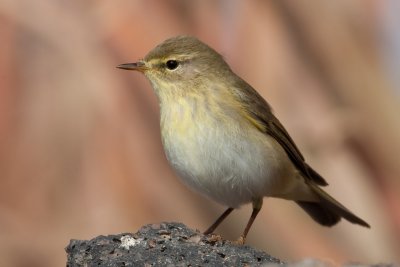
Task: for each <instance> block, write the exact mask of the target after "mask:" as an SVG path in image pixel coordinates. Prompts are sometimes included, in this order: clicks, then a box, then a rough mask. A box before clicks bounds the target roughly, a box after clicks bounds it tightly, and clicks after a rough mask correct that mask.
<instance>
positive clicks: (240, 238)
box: [232, 235, 246, 245]
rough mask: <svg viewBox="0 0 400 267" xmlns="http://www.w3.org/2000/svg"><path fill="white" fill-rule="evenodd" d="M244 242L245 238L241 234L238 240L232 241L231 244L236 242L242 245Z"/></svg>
mask: <svg viewBox="0 0 400 267" xmlns="http://www.w3.org/2000/svg"><path fill="white" fill-rule="evenodd" d="M245 242H246V238H245V237H244V236H242V235H241V236H240V237H239V238H238V240H236V241H233V242H232V243H233V244H236V245H244V243H245Z"/></svg>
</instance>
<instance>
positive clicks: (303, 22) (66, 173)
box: [0, 0, 400, 266]
mask: <svg viewBox="0 0 400 267" xmlns="http://www.w3.org/2000/svg"><path fill="white" fill-rule="evenodd" d="M399 14H400V4H399V2H398V1H396V0H386V1H374V0H353V1H347V0H337V1H330V0H322V1H320V0H302V1H279V0H275V1H261V0H259V1H256V0H254V1H250V0H248V1H238V0H237V1H229V0H226V1H212V0H207V1H203V0H202V1H200V0H197V1H184V0H180V1H179V0H176V1H152V0H151V1H149V0H143V1H134V0H129V1H128V0H113V1H100V0H99V1H61V0H36V1H29V0H0V266H63V265H64V264H65V258H66V257H65V252H64V247H65V246H66V245H67V244H68V242H69V240H70V239H71V238H77V239H88V238H92V237H94V236H96V235H99V234H112V233H120V232H135V231H136V230H137V229H138V228H139V227H140V226H142V225H144V224H148V223H157V222H162V221H179V222H184V223H185V224H187V225H189V226H190V227H192V228H198V229H201V230H204V229H206V227H207V226H209V224H210V223H212V222H213V221H214V220H215V218H216V217H217V216H219V214H220V213H221V212H222V211H223V210H224V209H225V207H221V206H218V205H217V204H215V203H213V202H211V201H209V200H207V199H205V198H203V197H202V196H199V195H197V194H194V193H192V192H190V191H189V190H188V189H187V188H185V187H184V186H183V185H182V184H181V183H180V182H179V180H178V179H177V178H176V177H175V176H174V174H173V172H172V171H171V169H170V168H169V167H168V164H167V162H166V160H165V156H164V154H163V150H162V147H161V143H160V136H159V126H158V116H159V115H158V104H157V101H156V98H155V96H154V94H153V92H152V90H151V87H150V84H149V83H148V82H147V81H146V80H145V78H144V77H143V76H142V75H140V74H138V73H133V72H127V71H122V70H118V69H116V68H115V66H116V65H118V64H120V63H127V62H133V61H135V60H137V59H139V58H141V57H143V56H144V55H145V54H146V53H147V52H148V51H149V50H150V49H151V48H153V47H154V46H155V45H156V44H158V43H160V42H161V41H163V40H164V39H166V38H168V37H171V36H174V35H178V34H191V35H195V36H197V37H199V38H200V39H201V40H203V41H204V42H206V43H208V44H210V45H211V46H212V47H214V48H215V49H216V50H217V51H220V52H221V53H222V54H223V55H224V56H225V58H226V60H227V61H228V63H229V64H231V66H232V68H233V69H234V70H235V71H236V72H237V73H238V74H239V75H240V76H242V77H243V78H244V79H245V80H247V81H248V82H249V83H250V84H251V85H253V86H254V87H255V88H256V89H257V90H258V91H259V92H260V93H261V94H262V95H263V96H264V97H265V98H266V99H267V100H268V101H269V102H270V104H271V105H272V106H273V108H274V110H275V113H276V114H277V116H278V117H279V118H280V120H281V121H282V122H283V124H284V125H286V127H287V129H288V131H289V132H290V133H291V135H292V137H293V138H294V140H295V141H296V143H297V144H298V146H299V147H300V149H301V150H302V151H303V153H304V154H305V156H306V158H307V160H308V162H310V163H311V165H312V166H314V168H315V169H316V170H318V171H319V172H320V173H321V174H322V175H323V176H324V177H325V178H326V179H327V180H328V182H329V183H330V187H329V188H328V191H329V192H330V193H332V194H333V195H334V196H335V197H336V198H337V199H339V200H340V201H341V202H342V203H343V204H345V205H346V206H347V207H349V208H350V209H351V210H353V211H354V212H355V213H356V214H358V215H359V216H361V217H362V218H364V219H365V220H367V221H368V222H369V223H370V224H371V225H372V229H371V230H367V229H364V228H361V227H358V226H354V225H351V224H349V223H348V222H342V223H340V224H339V225H337V226H335V227H334V228H331V229H329V228H324V227H321V226H319V225H317V224H316V223H314V222H313V221H312V220H311V219H310V218H309V217H308V216H307V215H306V214H305V213H304V212H303V211H301V210H300V209H299V208H298V207H297V206H296V205H294V204H293V203H290V202H287V201H283V200H275V199H268V200H266V201H265V202H264V204H265V205H264V208H263V210H262V212H261V213H260V216H259V217H258V218H257V220H256V222H255V224H254V226H253V228H252V230H251V231H250V234H249V238H248V244H249V245H252V246H254V247H257V248H259V249H263V250H265V251H267V252H269V253H271V254H272V255H274V256H276V257H279V258H281V259H283V260H289V261H292V260H299V259H302V258H304V257H316V258H321V259H325V260H328V261H331V262H335V263H341V262H348V261H361V262H364V263H377V262H393V261H397V262H398V261H400V253H399V251H400V204H399V203H400V202H399V200H400V181H399V177H400V161H399V153H400V138H399V137H400V119H399V114H400V105H399V104H400V101H399V94H400V78H399V77H400V76H399V69H400V66H399V62H400V30H399V29H400V27H399V26H400V19H399V16H398V15H399ZM250 213H251V209H250V207H249V206H244V207H243V208H242V209H240V210H239V211H236V212H234V213H233V215H231V217H229V218H228V219H227V220H226V221H225V222H224V223H223V224H222V226H221V227H220V228H219V229H218V232H219V233H222V234H223V236H224V237H225V238H228V239H236V238H237V237H238V236H239V234H240V233H241V231H242V230H243V227H244V226H245V224H246V222H247V219H248V217H249V215H250Z"/></svg>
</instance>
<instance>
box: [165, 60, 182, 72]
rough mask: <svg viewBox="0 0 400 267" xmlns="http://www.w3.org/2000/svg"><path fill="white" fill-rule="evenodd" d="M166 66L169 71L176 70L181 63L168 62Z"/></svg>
mask: <svg viewBox="0 0 400 267" xmlns="http://www.w3.org/2000/svg"><path fill="white" fill-rule="evenodd" d="M165 65H166V66H167V69H169V70H174V69H176V68H177V67H178V65H179V63H178V61H176V60H168V61H167V63H166V64H165Z"/></svg>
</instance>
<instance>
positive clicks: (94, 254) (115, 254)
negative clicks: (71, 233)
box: [66, 223, 282, 267]
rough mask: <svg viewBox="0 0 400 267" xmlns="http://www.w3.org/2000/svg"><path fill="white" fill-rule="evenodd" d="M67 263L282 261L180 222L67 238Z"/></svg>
mask: <svg viewBox="0 0 400 267" xmlns="http://www.w3.org/2000/svg"><path fill="white" fill-rule="evenodd" d="M66 252H67V254H68V255H67V266H68V267H77V266H103V267H106V266H261V265H265V264H271V263H272V264H273V265H274V264H282V262H281V261H280V260H278V259H276V258H273V257H271V256H270V255H268V254H266V253H265V252H263V251H260V250H256V249H254V248H251V247H249V246H247V245H236V244H234V243H232V242H231V241H226V240H223V239H222V238H221V237H220V236H217V235H207V236H205V235H203V234H201V233H200V232H199V231H195V230H192V229H189V228H187V227H186V226H185V225H184V224H181V223H161V224H150V225H146V226H144V227H142V228H141V229H140V230H139V231H138V232H137V233H135V234H130V233H125V234H119V235H109V236H98V237H96V238H93V239H92V240H89V241H85V240H71V242H70V244H69V245H68V246H67V248H66Z"/></svg>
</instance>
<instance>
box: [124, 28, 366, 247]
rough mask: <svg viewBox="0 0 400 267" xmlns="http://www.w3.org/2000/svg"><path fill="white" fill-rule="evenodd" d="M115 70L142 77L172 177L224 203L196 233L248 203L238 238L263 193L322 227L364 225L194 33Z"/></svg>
mask: <svg viewBox="0 0 400 267" xmlns="http://www.w3.org/2000/svg"><path fill="white" fill-rule="evenodd" d="M117 68H120V69H125V70H134V71H138V72H141V73H143V74H144V75H145V76H146V78H147V79H148V80H149V81H150V84H151V86H152V88H153V90H154V92H155V95H156V96H157V98H158V102H159V107H160V129H161V139H162V144H163V147H164V151H165V154H166V157H167V160H168V161H169V163H170V165H171V166H172V168H173V169H174V170H175V172H176V174H177V176H178V177H180V179H181V181H182V182H183V183H184V184H186V185H187V186H188V187H189V188H191V189H192V190H194V191H195V192H198V193H200V194H202V195H204V196H206V197H208V198H209V199H212V200H214V201H216V202H218V203H220V204H222V205H224V206H225V207H227V208H226V210H225V211H224V212H223V213H222V215H221V216H220V217H218V219H217V220H216V221H215V222H214V223H213V224H212V225H211V226H210V227H209V228H208V229H207V230H206V231H205V232H204V234H211V233H213V232H214V231H215V230H216V228H217V227H218V226H219V225H220V224H221V222H222V221H223V220H224V219H225V218H226V217H228V215H229V214H230V213H231V212H232V211H233V210H234V209H237V208H239V207H240V206H242V205H244V204H248V203H252V208H253V209H252V213H251V216H250V218H249V220H248V222H247V225H246V227H245V229H244V231H243V232H242V234H241V235H240V237H239V239H238V240H237V243H239V244H244V243H245V241H246V237H247V235H248V232H249V230H250V228H251V226H252V224H253V222H254V220H255V219H256V217H257V215H258V213H259V211H260V210H261V208H262V205H263V199H264V198H265V197H273V198H281V199H285V200H292V201H294V202H295V203H296V204H297V205H298V206H299V207H300V208H302V209H303V210H304V211H305V212H306V213H308V215H310V216H311V218H312V219H314V220H315V221H316V222H317V223H319V224H321V225H323V226H328V227H330V226H333V225H335V224H337V223H338V222H339V221H340V220H341V219H342V218H343V219H345V220H347V221H349V222H350V223H354V224H358V225H360V226H364V227H367V228H370V226H369V224H368V223H367V222H365V221H364V220H363V219H361V218H360V217H358V216H356V215H355V214H354V213H353V212H351V211H350V210H349V209H347V208H346V207H345V206H343V205H342V204H341V203H339V202H338V201H337V200H335V199H334V198H333V197H332V196H330V195H329V194H328V193H327V192H325V191H324V190H323V189H322V187H324V186H327V185H328V183H327V182H326V180H325V179H324V178H323V177H322V176H321V175H320V174H318V173H317V172H316V171H315V170H314V169H313V168H312V167H311V166H310V165H309V164H308V163H307V162H306V161H305V158H304V156H303V155H302V153H301V152H300V150H299V149H298V147H297V146H296V144H295V143H294V141H293V139H292V138H291V137H290V135H289V133H288V132H287V131H286V129H285V128H284V126H283V125H282V124H281V122H280V121H279V120H278V119H277V117H276V116H275V115H274V114H273V112H272V109H271V107H270V105H269V104H268V103H267V101H266V100H265V99H264V98H263V97H262V96H261V95H260V94H259V93H258V92H257V91H256V90H255V89H254V88H253V87H251V86H250V85H249V84H248V83H247V82H246V81H244V80H243V79H242V78H240V77H239V76H238V75H237V74H236V73H235V72H234V71H233V70H232V69H231V67H230V66H229V65H228V63H227V62H226V61H225V60H224V58H223V56H222V55H221V54H219V53H218V52H217V51H216V50H214V49H213V48H211V47H210V46H208V45H207V44H205V43H203V42H202V41H200V40H199V39H198V38H196V37H193V36H187V35H179V36H175V37H172V38H169V39H167V40H165V41H163V42H162V43H160V44H159V45H157V46H156V47H155V48H153V49H152V50H151V51H150V52H149V53H148V54H147V55H146V56H145V57H144V58H143V59H142V60H139V61H137V62H135V63H125V64H121V65H118V66H117ZM293 223H295V222H293Z"/></svg>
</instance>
